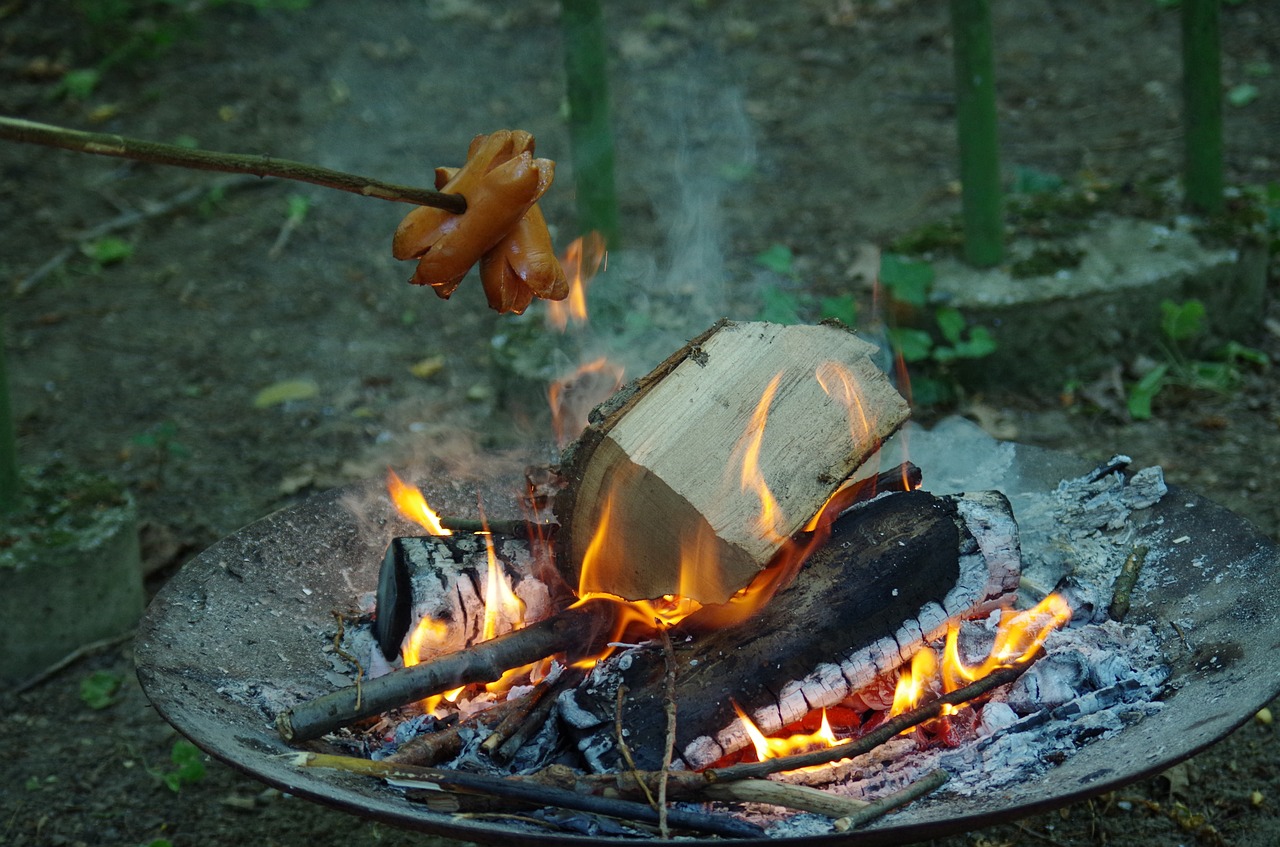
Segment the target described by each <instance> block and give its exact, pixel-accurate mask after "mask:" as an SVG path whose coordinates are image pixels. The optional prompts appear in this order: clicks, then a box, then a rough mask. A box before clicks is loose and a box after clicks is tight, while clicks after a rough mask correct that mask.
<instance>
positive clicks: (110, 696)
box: [80, 671, 124, 709]
mask: <svg viewBox="0 0 1280 847" xmlns="http://www.w3.org/2000/svg"><path fill="white" fill-rule="evenodd" d="M122 682H124V677H123V676H121V675H120V674H118V673H112V672H110V671H94V672H93V673H91V674H89V675H88V676H86V677H85V678H84V679H82V680H80V700H81V702H83V703H84V704H85V705H86V706H88V707H89V708H90V709H105V708H107V707H108V706H110V705H111V704H112V703H114V702H115V701H116V692H117V691H119V690H120V684H121V683H122Z"/></svg>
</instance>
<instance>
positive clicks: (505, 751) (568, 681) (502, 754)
mask: <svg viewBox="0 0 1280 847" xmlns="http://www.w3.org/2000/svg"><path fill="white" fill-rule="evenodd" d="M581 679H582V672H581V671H578V670H575V669H573V668H567V669H565V670H564V672H562V673H561V674H560V678H559V679H557V680H556V681H555V682H554V683H551V684H550V687H549V688H546V690H545V691H544V693H543V694H542V696H541V698H540V699H539V700H538V704H537V705H536V706H534V708H533V711H531V712H530V713H529V714H528V715H527V716H526V718H525V720H523V721H521V723H520V724H519V725H518V726H516V727H515V728H513V729H512V730H511V731H510V733H509V734H508V736H507V738H505V739H504V740H503V742H502V745H501V746H500V747H498V749H497V750H495V751H493V759H494V760H495V761H496V762H498V763H499V764H506V763H507V762H510V761H511V760H512V759H514V758H515V757H516V754H517V753H519V752H520V748H521V747H523V746H524V745H525V742H526V741H528V740H529V736H531V735H534V734H535V733H537V732H539V731H540V730H541V729H542V726H543V724H545V723H546V721H547V717H548V716H550V714H551V710H552V709H554V708H555V707H556V700H557V699H559V697H560V692H562V691H565V690H566V689H568V688H572V687H573V686H575V685H577V684H578V682H579V680H581Z"/></svg>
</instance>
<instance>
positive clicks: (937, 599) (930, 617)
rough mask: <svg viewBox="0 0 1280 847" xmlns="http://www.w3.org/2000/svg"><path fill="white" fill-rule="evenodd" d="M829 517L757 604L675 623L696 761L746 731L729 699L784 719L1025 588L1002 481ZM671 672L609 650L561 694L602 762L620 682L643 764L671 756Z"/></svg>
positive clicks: (769, 728) (653, 660)
mask: <svg viewBox="0 0 1280 847" xmlns="http://www.w3.org/2000/svg"><path fill="white" fill-rule="evenodd" d="M974 523H981V524H983V525H984V526H986V527H987V528H988V529H989V531H988V532H985V533H982V535H983V536H984V541H983V543H985V544H987V545H988V547H989V549H988V550H984V551H981V552H979V550H978V549H977V547H978V543H977V542H976V541H975V539H974V538H973V536H972V535H971V534H970V533H969V531H968V529H967V527H968V526H969V525H970V524H974ZM1002 524H1004V526H1001V525H1002ZM832 530H833V531H832V536H831V538H830V540H829V541H828V543H827V544H826V545H824V546H823V547H821V548H819V549H818V550H817V551H815V552H814V553H813V554H811V556H810V557H809V560H808V562H807V563H806V565H805V566H804V569H803V570H802V571H801V573H800V574H799V575H798V576H797V577H796V579H795V580H794V582H793V583H792V584H791V585H790V586H789V587H788V588H786V589H785V590H783V591H781V592H780V593H779V594H778V595H777V596H775V597H774V598H773V599H772V600H771V601H770V602H769V603H768V604H767V605H766V606H765V607H764V609H763V610H762V611H761V612H760V613H759V614H758V616H757V617H755V618H753V619H751V620H748V621H747V622H745V623H742V624H738V625H735V626H731V627H728V628H724V629H717V630H714V631H712V632H710V633H709V634H700V635H698V636H697V637H695V638H694V639H693V640H692V641H691V642H689V643H684V642H683V640H682V637H681V632H682V630H685V629H686V628H694V629H697V628H698V627H699V620H698V619H699V616H700V615H701V614H702V612H699V613H695V614H694V615H692V616H691V617H689V618H687V619H686V620H685V621H684V622H683V623H682V624H680V626H679V627H677V629H676V630H675V631H674V632H673V636H674V640H675V641H676V643H677V644H681V645H682V649H680V650H678V651H677V652H676V658H677V661H678V667H677V670H676V691H675V698H674V699H675V701H676V703H677V704H678V707H679V712H680V720H679V723H678V726H677V734H678V737H677V741H676V754H677V755H678V756H680V757H681V759H682V760H683V762H684V764H685V765H686V766H688V767H692V768H700V767H705V766H706V765H708V764H710V763H712V762H714V761H716V760H718V759H719V758H721V757H722V756H723V755H725V754H727V753H731V752H733V751H734V750H737V749H739V748H741V747H743V746H746V745H747V744H748V739H747V736H746V734H745V731H743V729H742V727H741V724H740V722H739V721H738V719H737V716H736V714H735V712H734V711H733V705H732V702H736V703H738V704H740V705H741V707H742V708H743V709H744V710H745V711H746V712H747V714H749V715H751V716H752V718H753V720H754V721H755V722H756V724H757V725H758V726H759V727H760V729H761V730H762V731H764V732H766V733H769V732H774V731H776V730H778V729H780V728H781V727H783V726H785V725H787V724H790V723H792V722H794V721H797V720H799V719H801V718H803V717H804V715H805V714H807V713H808V712H809V711H811V710H812V709H817V708H819V707H822V706H828V705H832V704H834V703H837V702H839V701H840V700H842V699H844V698H845V697H846V696H848V694H850V693H852V692H853V691H855V690H857V689H858V688H861V687H863V686H865V685H868V684H870V683H871V682H873V681H874V679H875V677H876V676H877V675H878V674H881V673H887V672H890V671H892V670H894V669H895V668H897V667H898V666H899V665H900V664H901V663H902V662H904V661H905V660H907V659H909V658H910V655H911V652H913V651H914V648H915V646H917V645H918V644H920V643H923V640H924V639H925V638H929V637H936V636H937V635H940V634H941V633H942V632H943V631H944V629H945V624H946V621H947V620H948V619H951V618H955V617H958V616H959V615H962V614H965V613H969V612H974V613H979V612H983V611H985V610H990V609H991V608H994V607H995V606H996V605H1000V604H1003V603H1007V602H1009V601H1011V600H1012V596H1013V591H1014V590H1015V589H1016V587H1017V578H1018V562H1017V560H1016V551H1017V535H1016V527H1014V525H1013V520H1012V517H1011V515H1010V512H1009V505H1008V502H1007V501H1006V500H1005V499H1004V498H1003V497H1001V496H1000V495H998V494H985V493H979V494H976V495H971V496H969V497H963V498H937V497H934V496H933V495H930V494H927V493H925V492H909V493H902V494H894V495H891V496H889V497H885V498H882V499H880V500H877V501H873V502H871V503H868V504H866V505H864V506H862V507H860V508H858V509H855V510H854V511H852V512H850V513H849V514H847V515H846V516H845V517H843V518H841V519H840V520H838V521H837V522H836V523H835V524H834V525H833V528H832ZM1006 556H1011V557H1012V558H1006ZM704 611H707V610H704ZM711 611H714V609H712V610H711ZM665 677H666V669H665V662H664V659H663V655H662V651H661V650H659V649H657V648H656V647H651V648H643V649H637V650H632V651H629V652H628V653H627V654H626V655H625V656H623V657H619V658H618V659H617V660H614V659H610V660H607V661H606V662H605V663H602V665H601V666H599V667H597V669H596V670H595V671H593V672H592V675H591V677H590V678H589V679H588V680H587V681H585V682H584V683H583V684H582V685H580V686H579V687H578V688H577V689H575V690H574V691H572V692H569V693H567V694H566V695H563V697H562V698H561V699H562V700H565V699H566V698H568V700H569V701H570V702H569V703H568V704H567V705H568V706H569V707H570V708H569V709H568V713H569V714H571V715H573V716H574V719H573V721H572V722H571V725H572V727H573V732H574V734H575V736H576V737H577V740H578V747H579V750H581V751H582V752H583V755H584V757H585V758H586V759H587V761H588V764H589V765H590V766H591V767H592V768H593V769H597V770H612V769H616V768H617V767H618V763H617V762H616V759H617V752H616V750H615V749H614V747H615V744H614V742H613V733H611V732H608V731H603V730H604V729H607V727H609V726H612V724H613V722H614V711H615V708H614V704H613V691H614V689H615V688H616V686H617V685H618V684H622V685H626V686H627V688H628V689H630V692H629V694H628V696H627V698H626V707H625V714H624V716H623V722H624V724H625V727H626V729H627V731H628V734H629V737H630V738H631V739H632V740H633V744H632V750H631V752H632V755H633V756H634V757H635V759H636V762H637V764H638V766H639V767H640V768H641V769H647V770H658V769H659V768H660V760H661V757H662V753H663V750H662V744H661V739H663V737H664V729H665V720H664V717H663V710H662V704H663V702H664V700H665V695H664V693H663V689H664V687H665ZM731 701H732V702H731Z"/></svg>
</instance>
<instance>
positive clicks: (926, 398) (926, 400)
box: [910, 374, 956, 406]
mask: <svg viewBox="0 0 1280 847" xmlns="http://www.w3.org/2000/svg"><path fill="white" fill-rule="evenodd" d="M910 394H911V405H913V406H939V405H942V404H943V403H950V402H951V401H952V400H954V399H955V397H956V392H955V388H954V387H953V386H952V384H951V383H949V382H946V381H945V380H941V379H935V378H933V377H930V376H917V375H914V374H913V375H912V376H911V392H910Z"/></svg>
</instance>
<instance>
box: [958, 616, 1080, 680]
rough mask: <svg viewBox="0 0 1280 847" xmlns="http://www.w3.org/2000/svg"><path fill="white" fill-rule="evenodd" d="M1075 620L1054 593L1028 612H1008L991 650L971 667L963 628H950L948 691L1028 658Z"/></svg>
mask: <svg viewBox="0 0 1280 847" xmlns="http://www.w3.org/2000/svg"><path fill="white" fill-rule="evenodd" d="M1070 620H1071V606H1070V605H1068V603H1067V601H1066V600H1065V599H1064V598H1063V597H1062V595H1060V594H1050V595H1049V596H1048V597H1046V598H1044V599H1043V600H1041V601H1040V602H1039V603H1037V604H1036V605H1035V606H1034V607H1033V608H1031V609H1027V610H1026V611H1024V612H1013V611H1006V612H1004V613H1003V614H1002V615H1001V616H1000V624H999V626H998V627H997V628H996V640H995V643H994V644H993V645H992V646H991V652H990V654H988V656H987V658H986V659H985V660H983V661H982V662H981V663H980V664H978V665H976V666H973V667H969V666H967V665H965V663H964V661H963V660H962V659H961V658H960V649H959V640H960V628H959V627H957V626H949V627H947V643H946V647H945V649H944V652H943V660H942V681H943V689H944V690H945V691H954V690H956V689H957V688H962V687H964V686H965V685H966V684H968V683H970V682H973V681H974V680H977V679H981V678H982V677H984V676H986V675H987V674H989V673H991V672H992V671H993V670H995V669H996V668H999V667H1003V666H1005V665H1011V664H1016V663H1018V662H1021V661H1024V660H1026V659H1028V658H1030V656H1031V655H1032V654H1033V653H1035V651H1036V650H1038V649H1039V648H1040V646H1041V645H1042V644H1044V642H1045V639H1046V638H1048V637H1049V634H1050V633H1052V632H1053V631H1054V630H1055V629H1058V628H1060V627H1062V626H1064V625H1066V623H1067V622H1068V621H1070Z"/></svg>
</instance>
